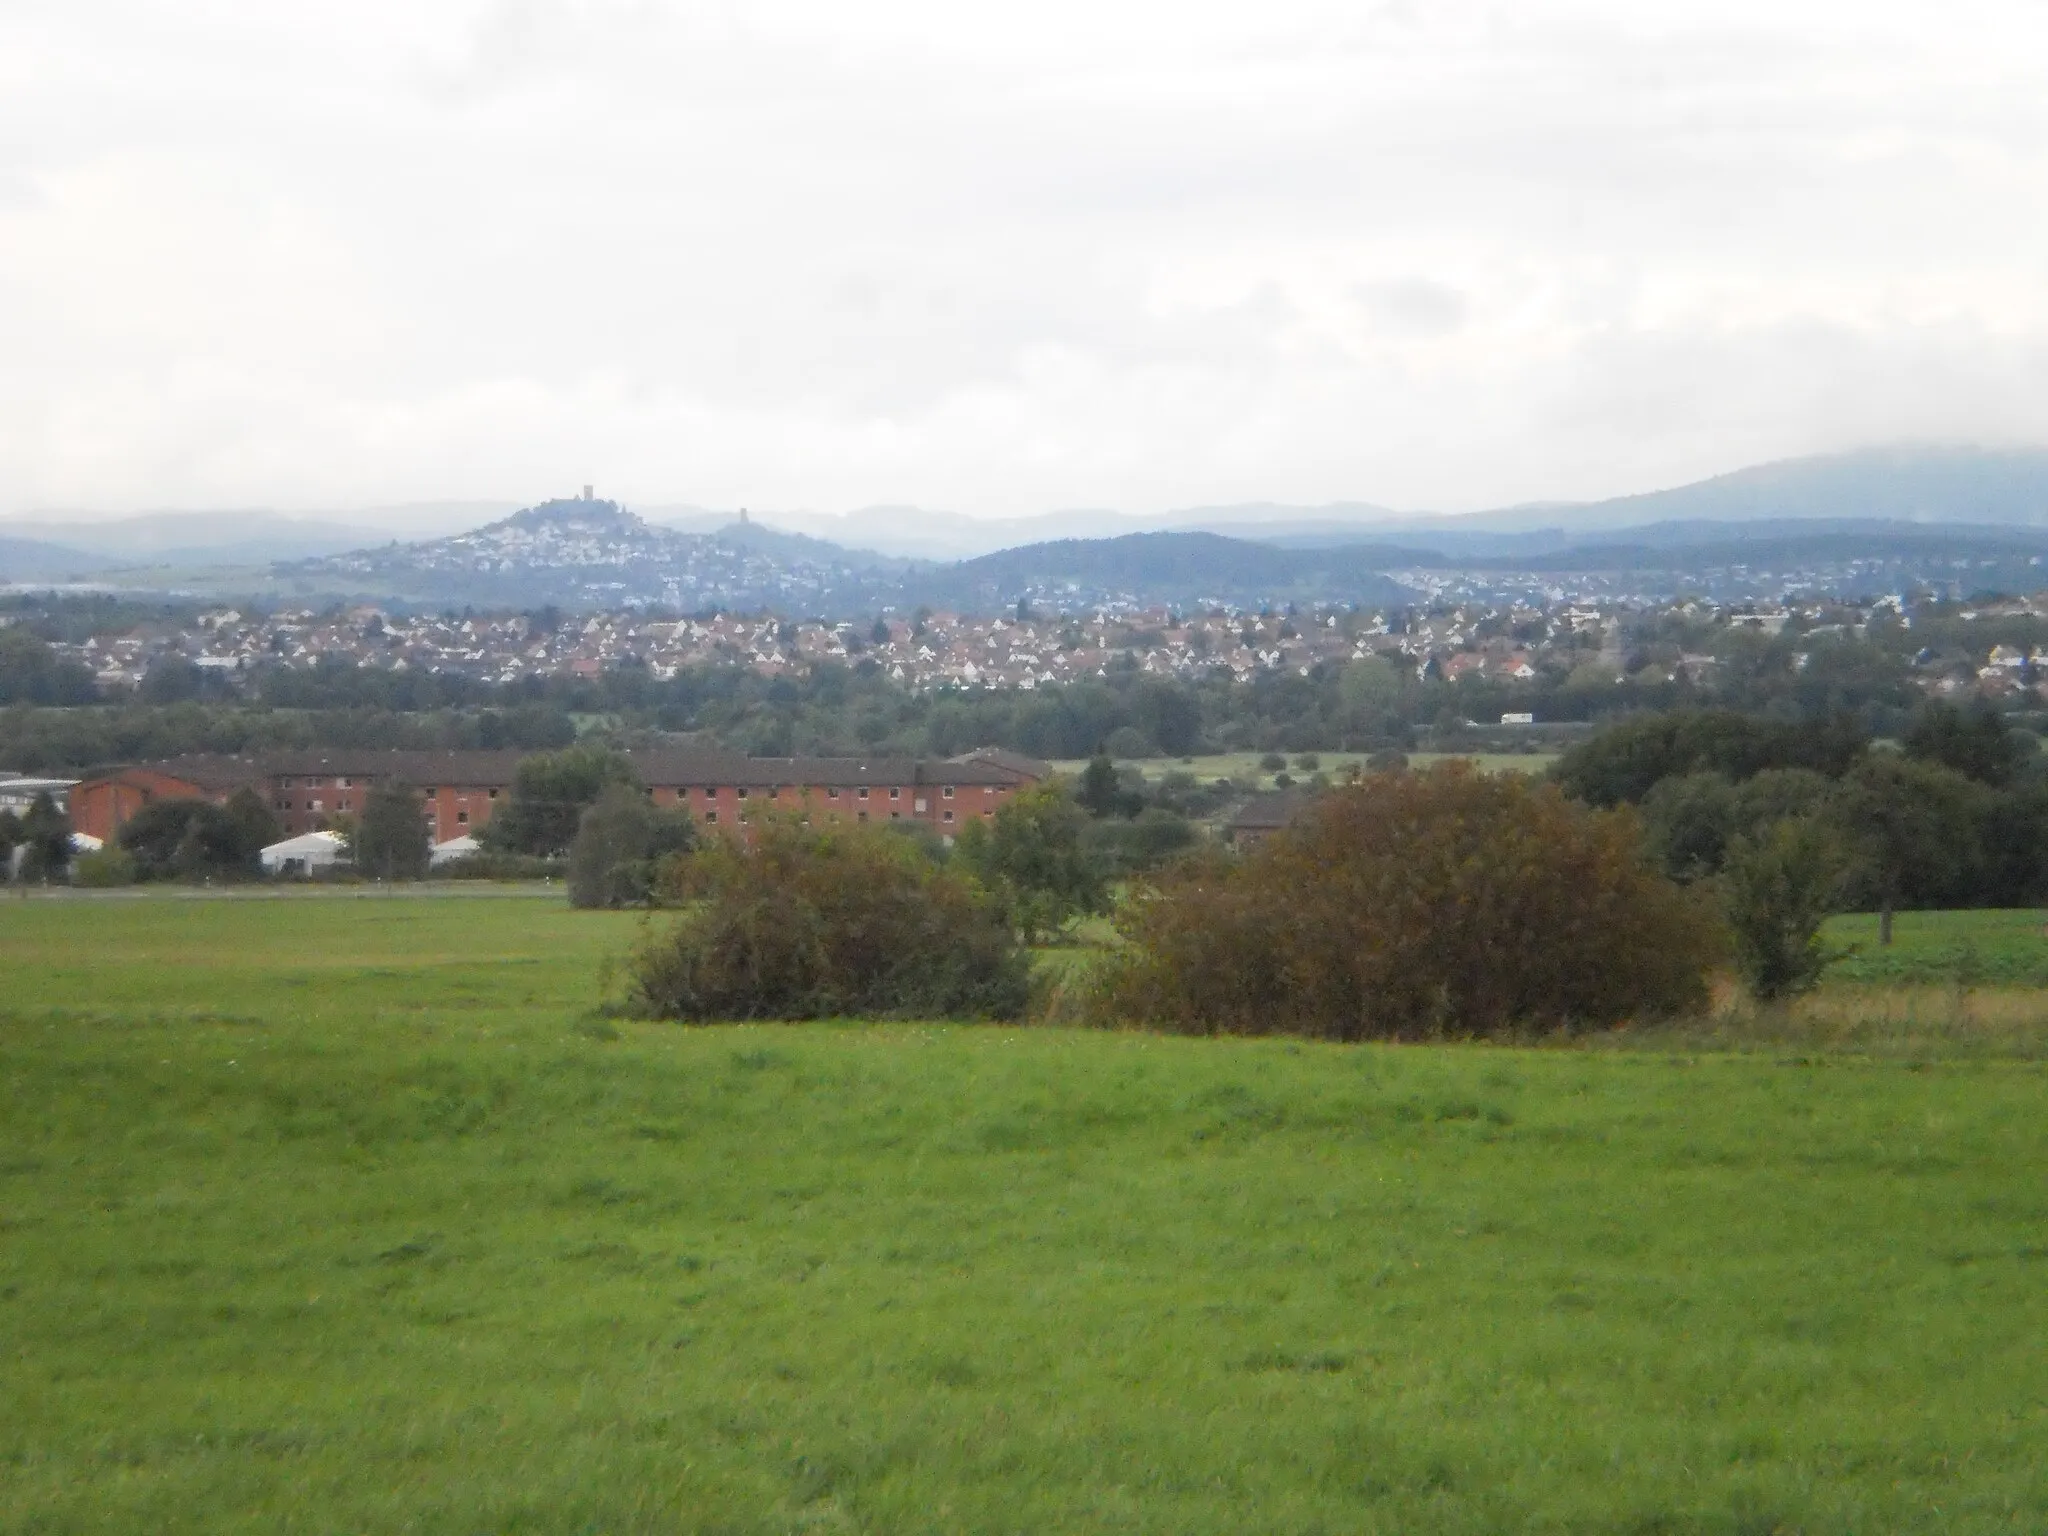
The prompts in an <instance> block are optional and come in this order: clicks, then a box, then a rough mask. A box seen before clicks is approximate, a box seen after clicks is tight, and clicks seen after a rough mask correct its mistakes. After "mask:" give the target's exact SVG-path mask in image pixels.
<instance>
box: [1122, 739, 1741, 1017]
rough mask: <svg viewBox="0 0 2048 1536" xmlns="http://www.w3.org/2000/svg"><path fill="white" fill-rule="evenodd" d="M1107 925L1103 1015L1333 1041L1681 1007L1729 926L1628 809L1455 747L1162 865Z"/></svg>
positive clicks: (1694, 1003) (1695, 994)
mask: <svg viewBox="0 0 2048 1536" xmlns="http://www.w3.org/2000/svg"><path fill="white" fill-rule="evenodd" d="M1117 928H1118V932H1119V934H1120V935H1121V936H1122V938H1123V939H1124V941H1125V942H1124V946H1123V948H1122V949H1121V950H1119V951H1118V952H1116V953H1115V954H1114V955H1113V956H1112V957H1111V958H1110V959H1109V960H1108V961H1107V962H1106V963H1105V964H1104V966H1103V967H1102V968H1101V971H1100V972H1099V975H1100V982H1099V984H1098V987H1097V990H1096V992H1095V995H1094V998H1093V1001H1092V1008H1093V1011H1094V1013H1095V1015H1096V1017H1097V1018H1098V1019H1100V1020H1102V1021H1104V1022H1111V1021H1131V1022H1138V1023H1148V1024H1153V1025H1158V1026H1162V1027H1165V1028H1169V1029H1175V1030H1180V1031H1184V1032H1188V1033H1196V1034H1211V1033H1230V1034H1274V1033H1301V1034H1311V1035H1318V1036H1322V1037H1325V1038H1329V1039H1338V1040H1360V1039H1371V1038H1385V1039H1417V1038H1426V1037H1428V1036H1430V1035H1433V1034H1439V1033H1447V1034H1457V1035H1494V1034H1501V1033H1507V1032H1511V1031H1515V1030H1522V1029H1542V1030H1569V1029H1582V1028H1589V1027H1605V1026H1612V1025H1616V1024H1620V1023H1623V1022H1626V1021H1628V1020H1630V1019H1635V1018H1648V1017H1658V1016H1666V1015H1670V1014H1674V1013H1679V1012H1682V1011H1684V1010H1686V1009H1690V1008H1694V1007H1698V1006H1700V1005H1701V1004H1702V1003H1704V1001H1705V1000H1706V972H1707V968H1708V966H1709V965H1710V964H1711V963H1712V962H1713V961H1714V959H1715V958H1716V956H1717V953H1718V949H1719V937H1720V935H1719V930H1718V925H1717V924H1716V922H1715V920H1714V915H1713V913H1712V911H1711V909H1710V908H1708V907H1706V906H1705V905H1704V903H1703V902H1702V901H1701V900H1700V899H1699V898H1697V897H1696V896H1695V895H1693V894H1692V893H1690V892H1687V891H1684V890H1682V889H1681V888H1680V887H1678V886H1677V885H1675V884H1673V883H1672V882H1671V881H1669V880H1667V879H1665V878H1664V877H1663V876H1662V875H1660V874H1658V873H1657V872H1656V871H1655V870H1654V869H1652V868H1650V867H1649V865H1648V863H1647V861H1646V860H1645V859H1644V858H1643V856H1642V852H1641V846H1640V841H1639V832H1638V828H1637V825H1636V823H1635V819H1634V817H1633V816H1632V815H1631V814H1628V813H1616V812H1596V811H1590V810H1587V809H1585V808H1584V807H1582V806H1578V805H1574V804H1572V803H1571V802H1570V801H1568V800H1566V799H1565V797H1564V796H1563V795H1562V794H1560V793H1559V792H1558V791H1557V789H1556V788H1555V787H1552V786H1547V785H1535V784H1530V783H1527V782H1525V781H1524V780H1523V779H1522V777H1521V776H1520V775H1517V774H1500V775H1487V774H1481V773H1478V772H1476V771H1474V770H1472V769H1471V768H1470V766H1469V765H1466V764H1456V763H1454V764H1444V765H1439V766H1438V767H1435V768H1432V769H1430V770H1428V771H1427V772H1423V773H1399V774H1370V775H1367V776H1366V777H1364V778H1362V779H1360V780H1359V781H1358V782H1357V783H1356V784H1352V785H1348V786H1342V787H1338V788H1334V789H1332V790H1330V791H1329V792H1328V793H1326V794H1324V795H1322V796H1320V797H1319V798H1318V799H1316V800H1315V801H1314V802H1312V803H1311V804H1310V805H1309V807H1308V808H1307V809H1306V810H1305V811H1304V813H1303V814H1302V816H1301V818H1300V819H1299V820H1298V821H1296V822H1295V823H1294V824H1293V825H1292V826H1291V827H1289V828H1288V829H1287V830H1285V831H1282V832H1279V833H1276V834H1275V835H1274V836H1272V837H1271V838H1269V839H1267V840H1266V841H1265V842H1263V843H1262V844H1260V845H1259V846H1258V847H1256V848H1255V849H1254V850H1253V851H1252V852H1251V853H1249V854H1247V855H1245V856H1244V857H1243V858H1242V859H1238V860H1231V859H1228V858H1225V857H1223V856H1221V855H1210V856H1206V857H1204V856H1191V857H1189V858H1187V859H1184V860H1182V861H1180V862H1178V863H1175V864H1172V865H1169V866H1168V867H1167V868H1166V869H1165V870H1164V871H1163V872H1162V873H1160V874H1158V875H1156V876H1154V877H1152V879H1151V880H1149V881H1147V882H1145V883H1143V884H1141V885H1140V886H1139V887H1138V888H1137V889H1136V890H1135V892H1134V893H1133V895H1132V897H1131V899H1130V900H1129V901H1128V902H1127V903H1126V905H1125V907H1124V908H1123V910H1122V911H1121V912H1120V913H1119V915H1118V918H1117Z"/></svg>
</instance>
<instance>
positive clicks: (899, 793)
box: [889, 789, 903, 800]
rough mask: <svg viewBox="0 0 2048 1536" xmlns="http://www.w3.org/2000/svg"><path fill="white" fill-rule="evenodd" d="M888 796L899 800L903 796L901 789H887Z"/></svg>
mask: <svg viewBox="0 0 2048 1536" xmlns="http://www.w3.org/2000/svg"><path fill="white" fill-rule="evenodd" d="M889 798H890V799H891V800H901V799H902V798H903V791H902V790H900V789H891V790H890V791H889Z"/></svg>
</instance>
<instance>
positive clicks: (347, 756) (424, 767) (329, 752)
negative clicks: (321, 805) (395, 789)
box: [263, 747, 533, 786]
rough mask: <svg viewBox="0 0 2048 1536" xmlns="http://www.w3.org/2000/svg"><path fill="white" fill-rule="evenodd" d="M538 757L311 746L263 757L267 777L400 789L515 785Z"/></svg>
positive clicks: (509, 753)
mask: <svg viewBox="0 0 2048 1536" xmlns="http://www.w3.org/2000/svg"><path fill="white" fill-rule="evenodd" d="M531 756H533V754H532V753H531V752H520V751H509V750H508V751H482V752H451V751H442V752H434V751H410V752H408V751H402V750H383V751H379V750H377V749H375V748H348V747H338V748H337V747H309V748H305V749H302V750H299V751H288V752H268V753H265V754H264V756H263V770H264V772H265V773H267V774H284V775H287V776H289V777H293V778H324V777H327V776H328V775H340V776H344V777H349V778H360V779H392V780H395V781H396V782H398V783H400V784H414V785H435V786H439V785H442V784H480V785H493V784H495V785H504V784H510V783H511V782H512V779H513V776H514V775H515V774H517V773H518V771H519V764H520V761H521V759H523V758H528V757H531Z"/></svg>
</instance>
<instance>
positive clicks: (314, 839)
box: [262, 832, 348, 875]
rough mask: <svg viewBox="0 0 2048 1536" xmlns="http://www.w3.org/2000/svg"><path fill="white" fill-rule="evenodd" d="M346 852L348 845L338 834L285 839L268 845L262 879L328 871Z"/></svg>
mask: <svg viewBox="0 0 2048 1536" xmlns="http://www.w3.org/2000/svg"><path fill="white" fill-rule="evenodd" d="M347 851H348V843H347V841H346V839H344V838H343V837H342V835H341V834H340V833H339V832H308V833H306V834H304V835H303V836H300V837H288V838H286V839H285V840H284V841H283V842H281V843H272V844H271V845H270V846H269V847H268V848H266V849H264V850H263V854H262V858H263V872H264V873H265V874H266V875H310V874H312V873H313V872H314V871H315V870H321V869H332V868H333V867H334V866H335V865H336V864H338V863H340V862H341V860H342V858H343V857H344V856H345V855H346V853H347Z"/></svg>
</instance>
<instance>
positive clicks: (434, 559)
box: [272, 500, 891, 614]
mask: <svg viewBox="0 0 2048 1536" xmlns="http://www.w3.org/2000/svg"><path fill="white" fill-rule="evenodd" d="M878 558H879V557H874V556H869V557H866V559H860V558H856V557H854V556H851V555H850V554H848V552H847V551H844V550H840V549H838V548H837V547H836V546H832V545H827V544H823V543H820V542H819V541H816V540H805V539H801V538H800V536H797V535H790V534H781V533H777V532H776V531H775V530H772V529H767V530H760V531H759V533H758V534H756V533H753V532H748V533H746V534H745V535H743V536H733V537H729V536H728V535H727V534H726V533H715V534H703V533H684V532H681V531H679V530H677V529H673V528H660V527H656V526H654V525H653V524H651V523H649V522H647V521H646V520H645V519H643V518H641V517H638V516H636V515H635V514H634V513H632V512H629V511H627V510H625V509H624V508H622V507H621V506H619V504H618V503H617V502H612V501H597V500H592V501H582V500H562V501H548V502H542V503H540V504H539V505H538V506H533V507H528V508H525V509H524V510H522V511H519V512H515V513H513V514H512V515H511V516H510V517H506V518H502V519H500V520H499V521H497V522H494V523H490V524H487V525H486V526H484V527H482V528H478V529H475V530H473V531H471V532H469V533H463V534H458V535H455V536H454V537H452V538H445V539H434V540H429V541H427V542H424V543H414V544H402V543H399V542H397V541H395V540H394V541H391V542H389V543H386V544H384V545H383V546H382V547H380V548H374V549H359V550H355V551H352V552H350V553H348V554H344V555H330V556H325V557H323V558H320V559H316V560H300V561H291V562H281V563H279V564H278V565H276V566H274V567H273V569H272V575H273V577H274V579H275V580H276V581H277V582H278V583H280V584H281V585H283V586H284V587H286V588H287V589H289V590H291V591H293V592H298V593H308V594H311V593H319V594H325V595H330V596H346V597H357V598H365V599H378V600H396V601H400V602H407V603H418V604H423V605H427V606H432V607H448V606H462V605H471V606H475V607H479V608H493V607H495V608H523V607H538V606H542V605H545V604H550V603H552V604H556V605H558V606H561V607H564V608H573V609H597V608H621V607H630V606H646V605H661V606H664V607H669V608H674V609H678V610H681V611H695V610H699V609H707V608H741V609H749V608H774V609H778V610H781V611H785V612H792V613H803V614H810V613H823V612H832V611H839V610H842V609H843V610H848V611H871V610H872V608H873V607H874V606H875V603H876V601H877V600H878V598H879V597H881V596H882V595H883V594H885V593H886V592H887V591H888V590H889V583H890V580H891V578H890V576H889V575H888V574H887V573H886V572H884V571H881V570H879V569H877V568H876V566H875V565H874V564H873V563H872V562H873V561H875V560H877V559H878Z"/></svg>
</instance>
